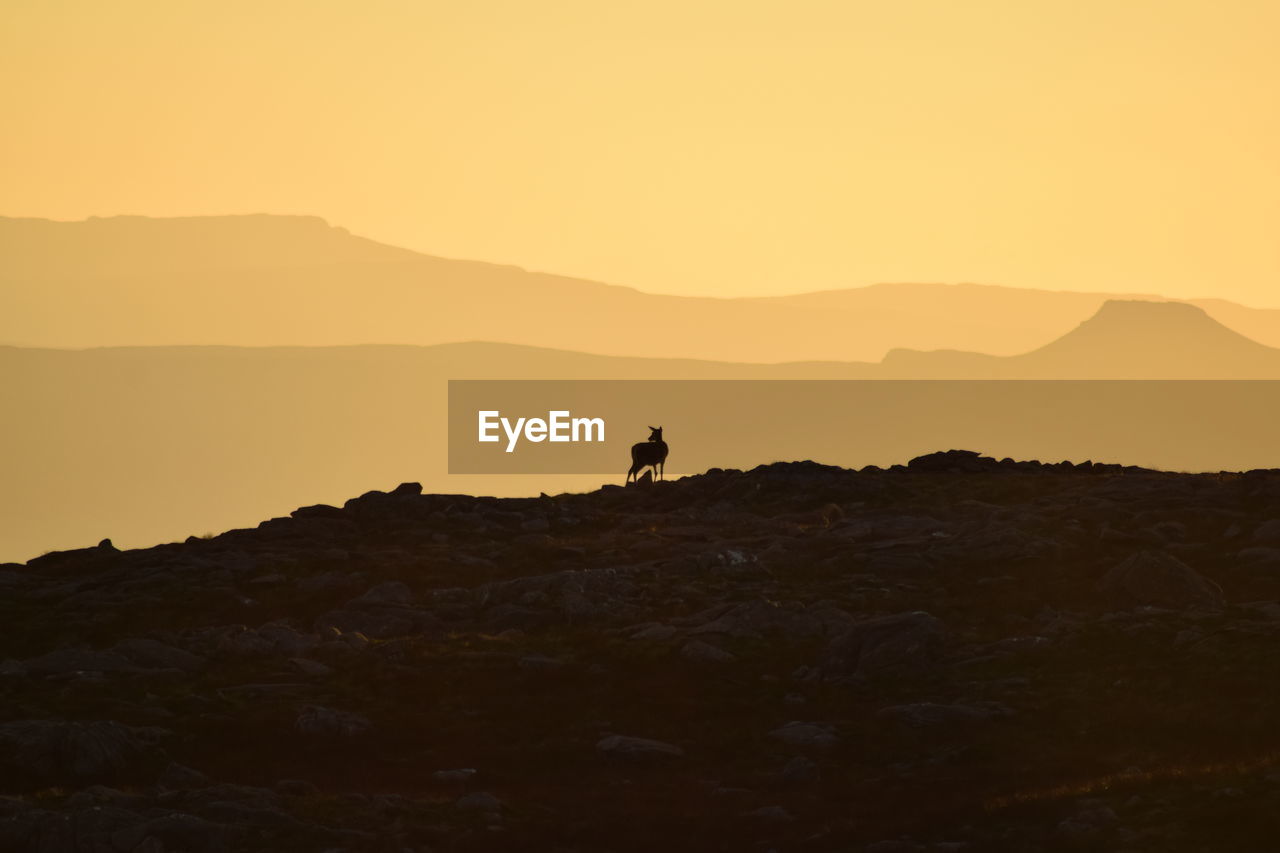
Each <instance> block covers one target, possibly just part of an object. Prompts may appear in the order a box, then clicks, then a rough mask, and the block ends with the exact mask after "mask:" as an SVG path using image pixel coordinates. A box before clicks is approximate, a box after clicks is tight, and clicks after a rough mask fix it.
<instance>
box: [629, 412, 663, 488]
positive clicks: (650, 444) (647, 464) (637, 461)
mask: <svg viewBox="0 0 1280 853" xmlns="http://www.w3.org/2000/svg"><path fill="white" fill-rule="evenodd" d="M666 462H667V443H666V442H665V441H663V440H662V427H654V426H651V427H649V440H648V441H642V442H640V443H639V444H633V445H631V470H630V471H628V472H627V482H628V483H630V482H631V481H632V480H633V479H634V480H636V481H637V482H638V481H639V480H640V472H641V471H643V470H644V469H645V468H652V469H653V473H654V474H656V475H657V476H658V479H662V473H663V470H664V469H665V468H666Z"/></svg>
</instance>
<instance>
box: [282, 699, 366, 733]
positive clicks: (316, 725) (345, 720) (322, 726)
mask: <svg viewBox="0 0 1280 853" xmlns="http://www.w3.org/2000/svg"><path fill="white" fill-rule="evenodd" d="M294 727H295V728H296V729H297V730H298V732H299V733H300V734H304V735H309V736H313V737H357V736H359V735H362V734H365V733H367V732H368V731H369V730H370V729H371V728H373V724H372V723H370V722H369V719H368V718H367V717H364V716H362V715H360V714H354V713H352V712H350V711H336V710H334V709H332V708H325V707H322V706H320V705H307V706H306V707H304V708H303V709H302V711H301V713H299V714H298V719H297V720H296V721H295V723H294Z"/></svg>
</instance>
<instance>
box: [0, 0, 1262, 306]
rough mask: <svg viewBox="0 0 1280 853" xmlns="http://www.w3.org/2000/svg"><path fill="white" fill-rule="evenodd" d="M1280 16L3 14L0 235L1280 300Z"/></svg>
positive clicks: (386, 4) (854, 11)
mask: <svg viewBox="0 0 1280 853" xmlns="http://www.w3.org/2000/svg"><path fill="white" fill-rule="evenodd" d="M1278 32H1280V3H1276V2H1272V0H1258V1H1257V2H1240V0H1235V2H1229V1H1228V2H1224V0H1213V2H1207V0H1206V2H1199V0H1197V2H1177V0H1151V1H1150V2H1147V0H1139V1H1136V2H1135V0H1106V2H1092V0H1084V2H1082V0H1071V2H1040V1H1036V2H1033V1H1032V0H1002V1H1001V2H992V1H991V0H987V2H982V1H981V0H966V2H954V0H929V1H928V2H923V1H922V0H893V2H888V0H882V2H858V0H842V2H837V0H831V2H805V0H788V1H787V2H747V0H731V2H687V0H685V2H665V0H649V2H644V3H602V2H599V0H581V2H580V1H579V0H547V2H537V3H535V2H528V0H523V1H522V2H492V0H476V2H456V0H455V2H448V3H440V2H425V0H360V2H337V0H308V1H307V2H303V1H302V0H269V2H264V0H255V2H242V0H216V2H197V0H177V2H175V0H155V2H138V0H113V2H110V3H104V2H100V0H90V2H60V0H4V2H3V4H0V103H2V104H3V108H4V112H5V115H6V116H7V121H6V122H5V125H6V128H5V132H4V133H3V134H0V213H2V214H7V215H11V216H43V217H50V218H55V219H78V218H83V217H85V216H88V215H112V214H117V213H140V214H149V215H155V216H171V215H187V214H216V213H248V212H270V213H308V214H317V215H320V216H323V217H325V218H327V219H328V220H329V221H330V222H332V223H334V224H339V225H344V226H346V227H348V228H350V229H351V230H352V231H354V232H355V233H358V234H363V235H366V236H370V237H373V238H375V239H379V240H383V241H385V242H389V243H394V244H397V245H403V246H407V247H410V248H414V249H418V250H421V251H425V252H429V253H432V254H438V255H445V256H451V257H462V258H474V259H480V260H490V261H498V262H508V263H515V264H519V265H521V266H524V267H528V268H532V269H538V270H546V271H552V272H559V273H565V274H571V275H579V276H584V277H588V278H594V279H600V280H605V281H610V282H615V283H621V284H630V285H633V286H636V287H640V288H642V289H645V290H653V291H662V292H675V293H703V294H712V295H740V294H741V295H754V294H767V293H783V292H794V291H801V290H813V289H821V288H829V287H842V286H857V285H863V284H869V283H872V282H878V281H978V282H986V283H999V284H1009V285H1017V286H1027V287H1044V288H1055V289H1067V288H1069V289H1088V290H1123V291H1147V292H1161V293H1165V294H1168V295H1173V296H1222V297H1226V298H1232V299H1236V300H1240V301H1244V302H1248V303H1252V304H1256V305H1280V286H1278V285H1280V239H1277V238H1278V237H1280V155H1278V154H1277V152H1280V51H1277V50H1276V49H1275V38H1276V34H1277V33H1278Z"/></svg>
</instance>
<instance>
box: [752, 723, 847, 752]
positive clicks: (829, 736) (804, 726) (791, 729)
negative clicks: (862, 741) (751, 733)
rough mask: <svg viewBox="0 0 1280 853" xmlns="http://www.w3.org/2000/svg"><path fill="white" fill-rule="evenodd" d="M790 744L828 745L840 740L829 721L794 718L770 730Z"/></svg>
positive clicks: (774, 736)
mask: <svg viewBox="0 0 1280 853" xmlns="http://www.w3.org/2000/svg"><path fill="white" fill-rule="evenodd" d="M769 736H770V737H773V738H777V739H778V740H780V741H782V742H783V743H785V744H787V745H788V746H805V747H828V746H834V745H835V744H836V743H838V742H839V741H840V737H839V735H837V734H836V730H835V727H834V726H831V725H829V724H827V723H805V722H800V721H799V720H792V721H791V722H789V723H787V724H786V725H783V726H780V727H778V728H776V729H774V730H773V731H771V732H769Z"/></svg>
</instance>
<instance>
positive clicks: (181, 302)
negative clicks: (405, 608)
mask: <svg viewBox="0 0 1280 853" xmlns="http://www.w3.org/2000/svg"><path fill="white" fill-rule="evenodd" d="M0 258H3V261H0V342H3V343H9V344H17V345H22V346H53V347H86V346H135V345H137V346H154V345H184V344H224V345H234V346H274V345H296V346H333V345H351V344H376V343H384V344H415V345H429V344H438V343H450V342H460V341H467V340H490V341H500V342H504V343H512V344H522V345H528V346H539V347H551V348H557V349H566V350H573V351H578V352H590V353H597V354H601V355H614V356H632V357H641V358H654V357H663V358H693V359H703V360H712V361H729V362H768V363H773V362H797V361H840V362H850V361H878V360H879V359H881V358H882V357H883V356H884V354H885V353H886V352H888V351H889V350H891V349H894V348H905V349H915V350H939V349H953V350H964V351H977V352H983V353H988V354H993V355H1006V356H1007V355H1015V354H1018V353H1024V352H1027V351H1029V350H1031V349H1034V348H1036V347H1038V346H1041V345H1043V344H1045V343H1046V342H1048V341H1051V340H1054V339H1056V338H1058V337H1061V336H1062V335H1063V334H1065V333H1067V332H1068V331H1070V330H1071V329H1072V328H1073V327H1074V326H1075V325H1076V324H1077V323H1079V322H1080V321H1081V320H1084V319H1085V318H1087V317H1089V316H1090V315H1091V314H1093V313H1094V312H1095V311H1097V309H1098V308H1099V307H1100V306H1101V305H1102V304H1103V303H1104V302H1106V301H1107V300H1108V299H1109V298H1113V297H1114V296H1116V295H1114V294H1103V293H1084V292H1050V291H1037V290H1030V289H1018V288H1009V287H1000V286H994V285H972V284H961V285H941V284H882V285H872V286H869V287H860V288H853V289H847V290H832V291H821V292H814V293H806V294H799V295H794V296H779V297H763V298H740V299H713V298H705V297H682V296H668V295H659V294H650V293H644V292H641V291H639V290H635V289H633V288H629V287H623V286H618V285H610V284H602V283H599V282H594V281H587V280H583V279H575V278H571V277H566V276H557V275H550V274H545V273H536V272H528V271H525V270H522V269H520V268H518V267H514V266H503V265H498V264H489V263H483V262H477V261H462V260H449V259H444V258H437V257H431V256H427V255H423V254H420V253H417V252H413V251H410V250H407V249H401V248H397V247H394V246H388V245H385V244H382V243H378V242H376V241H373V240H369V239H366V238H363V237H356V236H353V235H351V234H350V233H349V232H347V231H346V230H345V229H342V228H336V227H331V226H329V225H328V224H327V223H326V222H325V221H324V220H322V219H319V218H317V217H306V216H274V215H265V214H260V215H248V216H217V217H184V218H171V219H153V218H148V217H136V216H122V217H110V218H100V219H89V220H85V221H82V222H54V221H51V220H39V219H13V218H0ZM1120 296H1128V297H1129V298H1138V299H1150V300H1162V299H1163V298H1162V297H1158V296H1145V295H1140V294H1139V295H1133V294H1129V295H1123V294H1122V295H1120ZM1196 304H1202V306H1203V307H1204V308H1205V309H1206V310H1207V311H1208V312H1209V313H1210V315H1212V316H1214V317H1216V318H1218V319H1222V320H1223V321H1224V322H1227V323H1228V324H1229V325H1230V326H1231V327H1232V328H1234V329H1236V330H1238V331H1241V332H1243V333H1245V334H1248V335H1250V336H1251V337H1255V338H1257V339H1258V340H1261V341H1263V342H1264V343H1268V344H1280V311H1273V310H1264V309H1251V308H1246V307H1244V306H1239V305H1235V304H1234V303H1228V302H1223V301H1221V300H1202V301H1199V302H1197V303H1196Z"/></svg>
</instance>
